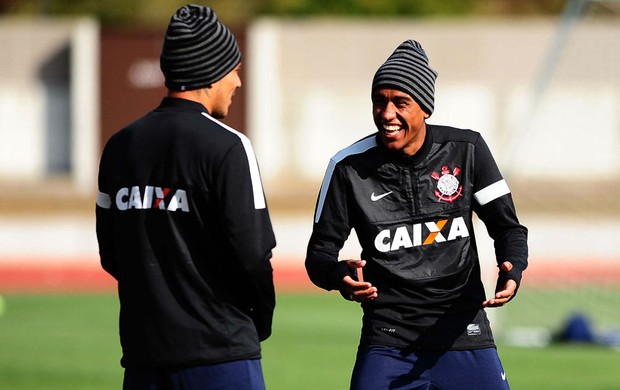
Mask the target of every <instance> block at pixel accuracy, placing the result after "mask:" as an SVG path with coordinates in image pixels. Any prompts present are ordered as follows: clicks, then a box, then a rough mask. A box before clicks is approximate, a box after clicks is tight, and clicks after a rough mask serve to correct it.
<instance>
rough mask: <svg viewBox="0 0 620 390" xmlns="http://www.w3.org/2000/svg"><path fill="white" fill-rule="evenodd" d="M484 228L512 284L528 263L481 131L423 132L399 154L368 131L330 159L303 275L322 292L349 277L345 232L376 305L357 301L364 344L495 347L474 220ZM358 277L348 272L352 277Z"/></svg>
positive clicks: (523, 233) (522, 232)
mask: <svg viewBox="0 0 620 390" xmlns="http://www.w3.org/2000/svg"><path fill="white" fill-rule="evenodd" d="M474 212H475V213H476V214H477V215H478V217H480V219H481V220H482V221H483V222H484V223H485V224H486V227H487V230H488V232H489V235H490V236H491V237H492V238H493V240H494V243H495V252H496V258H497V262H498V264H500V263H502V262H504V261H511V262H512V263H513V265H514V268H513V270H512V271H511V272H509V273H505V272H500V275H499V280H498V283H501V284H502V285H503V283H504V282H505V280H506V278H510V279H514V280H515V281H516V282H517V284H519V282H520V280H521V273H522V271H523V270H524V269H525V268H526V266H527V230H526V228H525V227H524V226H522V225H521V224H519V222H518V220H517V216H516V213H515V207H514V204H513V201H512V197H511V194H510V190H509V188H508V186H507V184H506V182H505V181H504V179H503V178H502V176H501V174H500V172H499V169H498V167H497V165H496V163H495V161H494V160H493V157H492V156H491V153H490V151H489V149H488V147H487V145H486V144H485V142H484V140H483V139H482V137H481V136H480V134H478V133H476V132H473V131H469V130H461V129H455V128H450V127H443V126H435V125H427V133H426V137H425V141H424V144H423V146H422V148H421V149H420V150H419V151H418V152H417V153H416V154H415V155H414V156H405V155H403V154H400V153H396V152H394V151H390V150H388V149H387V148H385V147H384V146H383V144H382V143H381V141H380V139H379V138H378V135H377V134H376V133H375V134H372V135H370V136H368V137H366V138H364V139H362V140H360V141H358V142H356V143H355V144H353V145H351V146H349V147H348V148H346V149H343V150H342V151H340V152H339V153H337V154H336V155H335V156H334V157H333V158H332V159H331V161H330V163H329V166H328V169H327V172H326V174H325V178H324V181H323V184H322V187H321V191H320V194H319V197H318V201H317V206H316V212H315V220H314V227H313V233H312V236H311V238H310V242H309V244H308V251H307V257H306V269H307V271H308V275H309V276H310V279H311V280H312V281H313V282H314V283H315V284H316V285H317V286H319V287H321V288H324V289H326V290H338V289H340V288H341V287H342V279H343V277H344V276H346V275H349V274H351V270H350V269H348V267H347V266H346V263H345V262H344V261H338V254H339V251H340V249H341V248H342V246H343V244H344V242H345V240H346V239H347V237H348V236H349V234H350V232H351V229H355V232H356V234H357V236H358V239H359V241H360V245H361V247H362V253H361V259H363V260H366V261H367V265H366V266H365V267H364V270H363V274H364V280H365V281H367V282H370V283H372V284H373V285H374V286H375V287H376V288H377V290H378V298H377V299H376V300H374V301H372V302H368V303H364V304H362V307H363V310H364V317H363V327H362V336H361V344H362V345H370V344H374V345H387V346H393V347H397V348H412V349H422V350H447V349H473V348H484V347H489V346H493V345H494V341H493V336H492V333H491V329H490V326H489V323H488V320H487V318H486V314H485V312H484V310H483V308H482V302H483V301H484V300H485V299H486V298H485V293H484V288H483V284H482V281H481V277H480V265H479V261H478V253H477V249H476V241H475V237H474V229H473V223H472V215H473V213H474ZM351 276H355V275H351Z"/></svg>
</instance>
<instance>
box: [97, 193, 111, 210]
mask: <svg viewBox="0 0 620 390" xmlns="http://www.w3.org/2000/svg"><path fill="white" fill-rule="evenodd" d="M97 206H99V207H101V208H103V209H109V208H110V207H112V199H110V195H108V194H106V193H103V192H101V191H99V193H98V194H97Z"/></svg>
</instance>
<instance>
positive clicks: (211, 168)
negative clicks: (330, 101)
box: [96, 4, 275, 390]
mask: <svg viewBox="0 0 620 390" xmlns="http://www.w3.org/2000/svg"><path fill="white" fill-rule="evenodd" d="M240 63H241V53H240V51H239V47H238V46H237V42H236V41H235V38H234V37H233V35H232V34H231V32H230V31H229V30H228V28H226V26H224V25H223V24H222V23H221V22H220V21H219V20H218V18H217V16H216V15H215V13H214V12H213V10H212V9H210V8H207V7H202V6H199V5H193V4H190V5H186V6H184V7H181V8H180V9H179V10H178V11H177V12H176V13H175V14H174V15H173V16H172V18H171V19H170V24H169V26H168V29H167V31H166V36H165V39H164V44H163V48H162V53H161V69H162V72H163V74H164V76H165V83H166V87H167V88H168V93H167V96H166V97H164V98H163V100H162V101H161V103H160V104H159V106H158V107H157V108H156V109H154V110H152V111H151V112H149V113H147V114H146V115H144V116H143V117H142V118H140V119H138V120H137V121H135V122H133V123H131V124H129V125H128V126H126V127H125V128H123V129H121V130H120V131H119V132H117V133H116V134H114V135H113V136H112V137H111V138H110V140H109V141H108V142H107V143H106V146H105V148H104V151H103V153H102V156H101V162H100V165H99V181H98V184H99V195H98V197H97V209H96V210H97V211H96V213H97V240H98V242H99V253H100V257H101V265H102V267H103V268H104V269H105V270H106V271H107V272H108V273H109V274H110V275H112V276H113V277H114V278H115V279H116V280H117V281H118V294H119V301H120V306H121V310H120V321H119V329H120V340H121V346H122V349H123V354H122V358H121V365H122V366H123V367H124V368H125V376H124V383H123V388H124V389H138V390H139V389H186V390H192V389H196V390H197V389H200V390H210V389H248V390H264V389H265V382H264V379H263V373H262V369H261V344H260V343H261V341H263V340H265V339H267V338H268V337H269V336H270V334H271V325H272V319H273V312H274V307H275V291H274V285H273V275H272V267H271V261H270V260H271V251H272V249H273V248H274V247H275V237H274V233H273V229H272V226H271V220H270V217H269V212H268V209H267V204H266V200H265V195H264V191H263V186H262V183H261V178H260V171H259V169H258V164H257V161H256V158H255V154H254V151H253V149H252V144H251V142H250V140H249V139H248V138H247V137H246V136H245V135H243V134H242V133H240V132H238V131H236V130H234V129H232V128H230V127H228V126H226V125H225V124H223V123H221V122H220V121H219V120H218V118H223V117H225V116H226V115H227V114H228V108H229V106H230V104H231V102H232V97H233V95H234V93H235V90H236V89H237V88H239V87H240V86H241V80H240V78H239V73H238V71H239V67H240Z"/></svg>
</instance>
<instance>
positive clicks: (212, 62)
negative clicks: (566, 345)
mask: <svg viewBox="0 0 620 390" xmlns="http://www.w3.org/2000/svg"><path fill="white" fill-rule="evenodd" d="M239 62H241V52H240V51H239V47H238V46H237V41H236V40H235V37H234V36H233V34H232V33H231V32H230V30H228V28H226V26H224V25H223V24H222V23H220V22H219V21H218V19H217V15H216V14H215V12H213V10H212V9H211V8H208V7H203V6H201V5H195V4H188V5H185V6H183V7H181V8H179V9H178V10H177V12H176V13H175V14H174V15H172V17H171V18H170V24H169V25H168V29H167V31H166V37H165V39H164V44H163V48H162V52H161V57H160V67H161V71H162V73H163V74H164V78H165V81H166V87H167V88H168V89H171V90H173V91H190V90H194V89H201V88H205V87H207V86H209V85H211V84H213V83H214V82H216V81H218V80H220V79H221V78H222V77H224V76H226V75H227V74H228V73H229V72H230V71H231V70H233V69H234V68H235V67H236V66H237V65H238V64H239Z"/></svg>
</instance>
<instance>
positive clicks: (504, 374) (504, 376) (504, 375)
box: [502, 372, 506, 381]
mask: <svg viewBox="0 0 620 390" xmlns="http://www.w3.org/2000/svg"><path fill="white" fill-rule="evenodd" d="M502 380H503V381H505V380H506V373H505V372H502Z"/></svg>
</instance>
